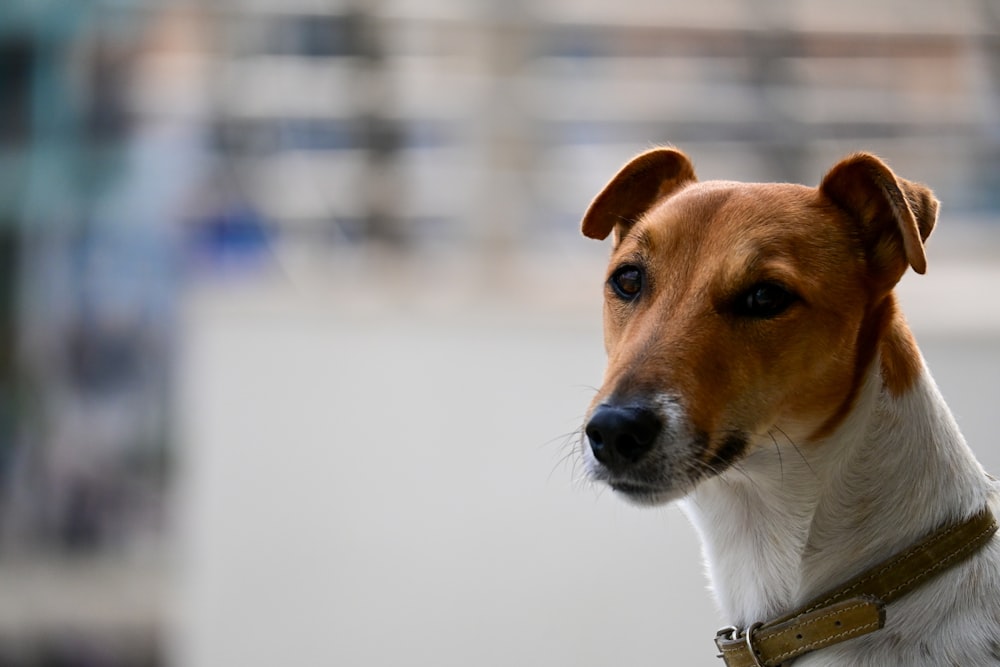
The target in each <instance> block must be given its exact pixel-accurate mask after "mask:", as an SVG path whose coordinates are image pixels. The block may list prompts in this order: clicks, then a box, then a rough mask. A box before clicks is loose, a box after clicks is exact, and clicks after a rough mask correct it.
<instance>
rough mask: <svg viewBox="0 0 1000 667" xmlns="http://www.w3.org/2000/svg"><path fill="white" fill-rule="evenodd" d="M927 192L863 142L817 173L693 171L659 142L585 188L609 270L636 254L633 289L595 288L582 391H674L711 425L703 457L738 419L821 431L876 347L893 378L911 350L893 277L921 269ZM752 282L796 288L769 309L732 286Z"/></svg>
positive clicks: (897, 386)
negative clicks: (591, 370)
mask: <svg viewBox="0 0 1000 667" xmlns="http://www.w3.org/2000/svg"><path fill="white" fill-rule="evenodd" d="M936 210H937V204H936V201H935V200H934V198H933V196H932V195H931V193H930V191H929V190H927V189H926V188H924V187H923V186H920V185H917V184H914V183H910V182H908V181H904V180H902V179H898V178H896V177H895V176H894V175H893V174H892V172H891V171H890V170H889V168H888V167H886V166H885V164H884V163H882V162H881V161H880V160H879V159H878V158H876V157H874V156H872V155H866V154H858V155H854V156H851V157H849V158H847V159H846V160H844V161H842V162H840V163H838V164H837V165H836V166H835V167H834V168H833V169H831V171H830V172H829V173H828V174H827V176H826V177H825V178H824V179H823V182H822V184H821V185H820V187H819V188H809V187H805V186H801V185H792V184H775V183H768V184H745V183H730V182H706V183H698V182H697V181H696V180H695V172H694V168H693V167H692V166H691V164H690V162H689V161H688V159H687V158H686V157H685V156H684V155H683V153H680V152H679V151H676V150H673V149H655V150H653V151H649V152H647V153H644V154H642V155H640V156H639V157H637V158H636V159H635V160H633V161H632V162H630V163H629V164H628V165H626V166H625V167H624V168H623V169H622V171H621V172H619V174H618V175H617V176H615V177H614V178H613V179H612V181H611V182H610V183H609V184H608V185H607V186H606V188H605V189H604V190H603V191H602V192H601V193H600V194H599V195H598V196H597V198H596V199H595V200H594V203H593V204H591V207H590V209H589V210H588V212H587V214H586V215H585V217H584V220H583V232H584V234H586V235H587V236H590V237H594V238H605V237H607V236H608V235H609V234H610V233H611V231H612V230H614V232H615V246H614V250H613V252H612V257H611V262H610V266H609V271H608V275H609V276H610V275H611V274H612V273H613V272H614V271H615V270H616V269H617V268H618V267H620V266H623V265H626V264H632V265H637V266H641V267H642V268H643V269H644V273H645V277H646V284H645V285H644V290H643V293H642V295H641V297H640V298H639V299H637V300H636V301H632V302H628V301H623V300H621V299H619V298H617V297H616V296H615V294H614V293H613V291H612V290H611V288H610V287H606V298H605V310H604V323H605V345H606V348H607V351H608V367H607V371H606V375H605V378H604V383H603V386H602V387H601V389H600V391H599V392H598V394H597V396H596V397H595V399H594V405H596V404H598V403H600V402H602V401H604V400H605V399H607V398H608V397H611V396H614V397H615V398H618V399H621V398H627V397H629V396H632V395H641V394H644V393H649V392H666V393H670V394H672V395H675V396H677V397H679V399H680V400H681V401H682V402H683V404H684V407H685V409H686V410H687V414H688V416H689V418H690V419H691V422H692V424H693V425H694V427H695V428H696V429H697V430H698V431H699V432H703V433H705V434H707V436H708V437H707V439H706V443H705V452H704V458H706V460H708V459H711V458H712V457H713V456H714V455H716V454H718V453H719V451H720V450H722V449H723V448H725V447H726V446H727V435H728V434H730V433H731V432H732V431H733V430H734V429H740V430H743V431H745V432H748V433H757V434H763V433H767V432H770V431H771V429H773V428H776V427H777V428H780V429H782V430H783V431H786V432H788V433H794V434H796V437H797V439H801V440H804V441H805V442H804V444H807V442H808V441H810V440H815V439H818V438H822V437H823V436H825V435H828V434H829V433H831V432H832V431H833V430H834V429H835V428H836V426H837V425H838V424H839V423H840V422H841V421H842V419H843V418H844V416H846V414H848V413H849V412H850V409H851V407H852V405H853V401H854V398H855V396H856V395H857V392H858V390H859V386H860V384H861V382H862V381H863V379H864V377H865V371H866V370H867V369H868V368H869V367H870V365H871V363H872V362H873V360H874V359H875V357H876V354H877V353H880V356H881V363H882V366H881V369H882V373H883V377H884V380H885V382H886V386H887V387H888V389H889V391H892V392H893V393H899V392H903V391H905V390H906V389H907V388H908V387H909V386H910V385H911V384H912V383H913V382H914V381H915V378H916V376H917V373H918V372H919V369H920V364H921V362H920V359H919V353H918V352H917V350H916V346H915V344H914V343H913V340H912V337H911V335H910V333H909V331H908V329H907V328H906V326H905V324H904V323H903V320H902V318H901V316H900V315H899V314H898V312H897V309H896V306H895V301H894V298H893V297H892V294H891V290H892V287H893V286H894V285H895V283H896V282H897V281H898V280H899V278H900V277H901V275H902V274H903V272H904V271H905V269H906V266H907V265H910V266H912V267H913V268H914V269H915V270H917V271H920V272H923V270H924V269H925V267H926V259H925V257H924V252H923V245H922V244H923V241H924V240H925V239H926V238H927V236H928V235H929V234H930V232H931V230H932V229H933V225H934V219H935V215H936ZM761 282H777V283H780V284H782V285H784V286H785V287H787V288H788V289H790V290H791V291H793V292H794V293H795V294H796V295H797V296H798V297H799V300H798V301H797V302H796V303H795V304H794V305H792V306H791V307H790V308H789V309H788V310H787V311H786V312H784V313H782V314H781V315H779V316H778V317H775V318H773V319H754V318H747V317H742V316H740V315H738V314H736V313H735V312H734V310H733V303H734V301H735V300H736V299H737V298H738V297H739V296H740V295H741V294H743V293H745V292H746V290H748V289H750V288H751V287H752V286H754V285H756V284H759V283H761Z"/></svg>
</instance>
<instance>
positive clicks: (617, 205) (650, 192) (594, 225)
mask: <svg viewBox="0 0 1000 667" xmlns="http://www.w3.org/2000/svg"><path fill="white" fill-rule="evenodd" d="M696 180H698V177H697V176H695V174H694V167H693V166H692V165H691V161H690V160H689V159H688V158H687V156H686V155H684V153H681V152H680V151H678V150H674V149H673V148H654V149H653V150H650V151H646V152H645V153H642V154H641V155H638V156H636V157H635V158H633V159H632V161H631V162H629V163H628V164H626V165H625V166H624V167H622V169H621V171H619V172H618V174H617V175H615V177H614V178H612V179H611V181H610V182H609V183H608V184H607V185H605V186H604V189H603V190H601V193H600V194H599V195H597V197H596V198H594V201H593V202H591V204H590V208H588V209H587V212H586V213H585V214H584V216H583V223H582V225H581V228H582V230H583V235H584V236H588V237H590V238H592V239H598V240H603V239H606V238H607V237H608V234H610V233H611V230H612V229H614V230H615V237H616V240H615V242H616V243H617V242H618V241H619V240H620V239H621V237H622V236H623V235H624V234H625V232H627V231H628V228H629V227H631V226H632V225H633V224H635V222H636V221H637V220H638V219H639V217H640V216H641V215H642V214H643V213H645V212H646V211H647V210H649V208H650V207H651V206H652V205H653V204H654V203H656V202H657V201H659V200H661V199H663V198H664V197H667V196H668V195H670V194H672V193H674V192H676V191H677V190H678V189H679V188H680V187H681V186H682V185H684V184H685V183H689V182H693V181H696Z"/></svg>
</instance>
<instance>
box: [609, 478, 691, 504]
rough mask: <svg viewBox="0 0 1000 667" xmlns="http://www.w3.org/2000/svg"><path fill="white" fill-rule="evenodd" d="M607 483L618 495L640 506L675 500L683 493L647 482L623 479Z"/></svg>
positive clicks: (682, 495) (681, 496)
mask: <svg viewBox="0 0 1000 667" xmlns="http://www.w3.org/2000/svg"><path fill="white" fill-rule="evenodd" d="M608 484H609V486H611V488H612V489H613V490H614V491H615V493H617V494H618V495H619V496H621V497H623V498H624V499H625V500H627V501H629V502H630V503H632V504H633V505H638V506H640V507H655V506H657V505H666V504H667V503H670V502H673V501H675V500H680V499H681V498H683V497H684V495H685V494H684V493H683V492H681V491H679V490H678V489H675V488H660V487H656V486H650V485H648V484H636V483H634V482H625V481H621V482H608Z"/></svg>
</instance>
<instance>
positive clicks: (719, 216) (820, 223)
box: [623, 181, 830, 250]
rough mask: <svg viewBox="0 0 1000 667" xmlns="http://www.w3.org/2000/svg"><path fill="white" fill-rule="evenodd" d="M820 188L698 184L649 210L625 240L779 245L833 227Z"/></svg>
mask: <svg viewBox="0 0 1000 667" xmlns="http://www.w3.org/2000/svg"><path fill="white" fill-rule="evenodd" d="M829 213H830V209H829V207H824V206H823V205H822V201H821V200H820V198H819V197H818V195H817V191H816V189H815V188H810V187H807V186H804V185H796V184H792V183H740V182H730V181H706V182H702V183H695V184H692V185H690V186H688V187H687V188H685V189H683V190H682V191H681V192H679V193H677V194H676V195H675V196H672V197H669V198H667V199H665V200H663V201H662V202H660V203H658V204H657V205H655V206H653V207H652V208H651V209H650V210H649V211H647V212H646V213H645V214H644V215H643V217H642V218H641V219H640V220H639V221H638V224H636V225H635V227H634V228H633V230H631V232H630V234H629V235H628V237H626V239H625V240H631V241H632V243H629V244H623V245H638V246H640V247H641V248H644V249H656V250H667V249H670V248H678V246H691V245H692V244H696V245H702V244H704V243H709V244H713V245H714V244H715V243H723V244H725V243H729V244H732V245H734V246H737V245H739V246H747V245H757V244H765V245H773V244H775V243H781V242H783V241H784V242H789V243H791V242H794V241H795V240H796V239H800V238H801V239H816V237H817V236H822V235H824V234H825V233H826V232H828V231H830V225H829V224H828V223H829V221H830V215H829Z"/></svg>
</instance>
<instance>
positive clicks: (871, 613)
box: [715, 508, 997, 667]
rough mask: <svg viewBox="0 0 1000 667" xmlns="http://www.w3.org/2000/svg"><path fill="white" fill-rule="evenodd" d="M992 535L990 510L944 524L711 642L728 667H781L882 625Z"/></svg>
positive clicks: (721, 633) (727, 630) (723, 632)
mask: <svg viewBox="0 0 1000 667" xmlns="http://www.w3.org/2000/svg"><path fill="white" fill-rule="evenodd" d="M996 531H997V521H996V519H995V518H994V517H993V514H992V513H991V512H990V510H989V508H986V509H984V510H983V511H981V512H979V513H978V514H976V515H975V516H973V517H971V518H970V519H968V520H967V521H964V522H963V523H959V524H955V525H951V526H945V527H944V528H941V529H939V530H938V531H936V532H935V533H933V534H931V535H929V536H928V537H926V538H924V539H923V540H922V541H921V542H919V543H917V544H915V545H914V546H912V547H910V548H909V549H907V550H906V551H904V552H902V553H900V554H898V555H896V556H893V557H892V558H890V559H889V560H887V561H883V562H881V563H879V564H878V565H876V566H874V567H872V568H870V569H868V570H866V571H865V572H862V573H861V574H860V575H858V576H857V577H855V578H854V579H852V580H851V581H849V582H848V583H846V584H844V585H843V586H841V587H840V588H837V589H834V590H832V591H828V592H827V593H824V594H823V595H820V596H818V597H817V598H815V599H814V600H812V601H811V602H808V603H807V604H805V605H803V606H802V607H800V608H799V609H797V610H795V611H793V612H791V613H788V614H785V615H784V616H782V617H780V618H776V619H774V620H771V621H768V622H767V623H754V624H753V625H751V626H750V627H749V628H746V629H745V630H740V629H739V628H735V627H728V628H724V629H722V630H719V632H718V634H717V635H716V638H715V643H716V646H718V647H719V651H721V654H720V655H719V657H720V658H722V659H723V660H724V661H725V663H726V665H727V667H780V665H781V664H782V663H783V662H785V661H786V660H791V659H793V658H797V657H799V656H800V655H804V654H806V653H809V652H810V651H815V650H817V649H821V648H826V647H827V646H831V645H833V644H837V643H840V642H842V641H847V640H848V639H853V638H854V637H860V636H862V635H866V634H868V633H870V632H874V631H875V630H879V629H880V628H882V626H883V625H885V606H886V605H887V604H889V603H891V602H893V601H895V600H897V599H899V598H900V597H902V596H904V595H906V594H907V593H909V592H910V591H912V590H913V589H915V588H917V587H918V586H920V585H922V584H923V583H925V582H926V581H928V580H929V579H931V578H932V577H934V576H936V575H938V574H940V573H941V572H944V571H945V570H947V569H948V568H950V567H953V566H954V565H957V564H958V563H960V562H962V561H963V560H965V559H966V558H968V557H969V556H971V555H972V554H974V553H975V552H976V551H977V550H979V549H980V548H981V547H983V546H984V545H985V544H986V543H987V542H989V540H990V538H991V537H992V536H993V534H994V533H995V532H996Z"/></svg>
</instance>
